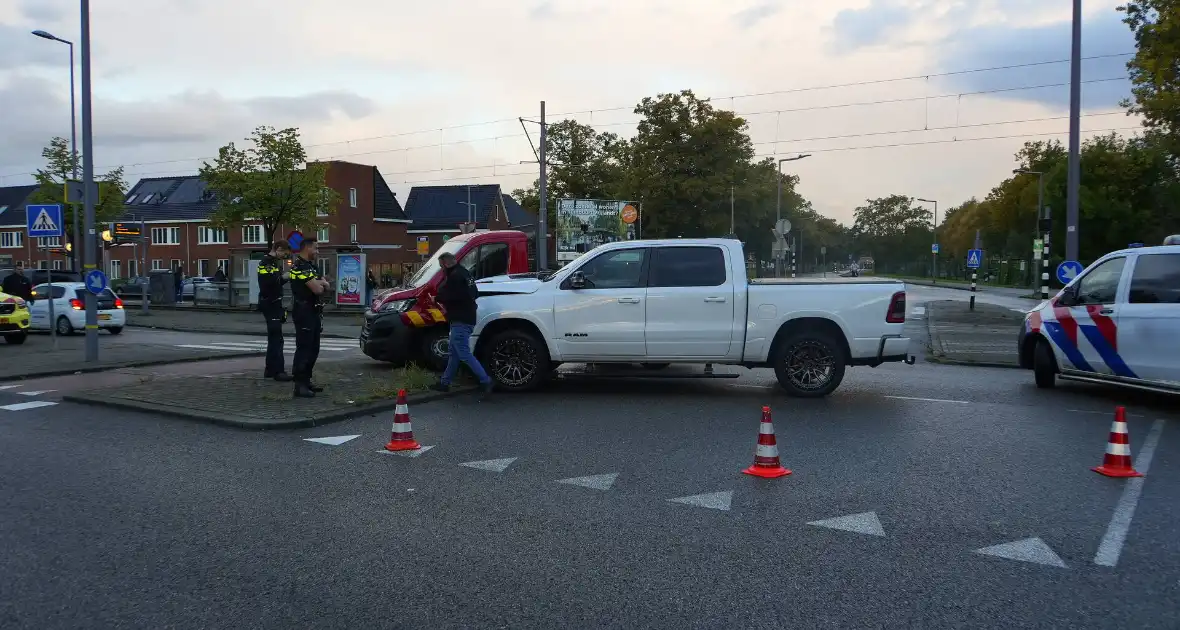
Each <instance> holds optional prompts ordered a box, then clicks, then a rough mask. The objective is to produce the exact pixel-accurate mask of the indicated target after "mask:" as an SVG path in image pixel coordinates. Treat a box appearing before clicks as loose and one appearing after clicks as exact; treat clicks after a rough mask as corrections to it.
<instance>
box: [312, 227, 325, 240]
mask: <svg viewBox="0 0 1180 630" xmlns="http://www.w3.org/2000/svg"><path fill="white" fill-rule="evenodd" d="M315 240H317V241H319V242H321V243H327V242H328V228H326V227H322V228H320V229H318V230H316V231H315Z"/></svg>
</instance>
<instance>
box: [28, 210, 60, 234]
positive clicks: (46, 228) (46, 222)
mask: <svg viewBox="0 0 1180 630" xmlns="http://www.w3.org/2000/svg"><path fill="white" fill-rule="evenodd" d="M31 229H32V231H34V232H57V231H58V230H59V229H60V228H58V227H57V223H56V222H54V220H53V217H51V216H49V211H48V210H46V209H44V208H42V209H41V213H40V214H38V215H37V220H36V221H33V227H32V228H31Z"/></svg>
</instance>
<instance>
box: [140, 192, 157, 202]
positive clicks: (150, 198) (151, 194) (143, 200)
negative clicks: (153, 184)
mask: <svg viewBox="0 0 1180 630" xmlns="http://www.w3.org/2000/svg"><path fill="white" fill-rule="evenodd" d="M155 196H156V193H148V196H146V197H144V198H143V199H140V200H139V203H141V204H145V203H147V202H149V201H151V200H152V199H153V198H155Z"/></svg>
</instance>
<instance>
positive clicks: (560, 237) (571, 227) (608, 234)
mask: <svg viewBox="0 0 1180 630" xmlns="http://www.w3.org/2000/svg"><path fill="white" fill-rule="evenodd" d="M640 218H641V217H640V213H639V204H637V203H635V202H631V201H619V200H612V199H558V200H557V229H556V230H555V231H556V234H557V262H559V263H561V264H564V263H567V262H569V261H571V260H573V259H575V258H577V257H578V256H581V255H582V254H584V253H585V252H588V251H590V250H592V249H594V248H595V247H598V246H599V245H602V244H603V243H613V242H615V241H623V240H632V239H634V238H636V231H637V229H638V226H639V223H640V221H639V219H640Z"/></svg>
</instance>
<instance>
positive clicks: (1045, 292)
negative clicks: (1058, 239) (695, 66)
mask: <svg viewBox="0 0 1180 630" xmlns="http://www.w3.org/2000/svg"><path fill="white" fill-rule="evenodd" d="M1041 299H1042V300H1047V299H1049V232H1045V249H1044V250H1043V251H1042V252H1041Z"/></svg>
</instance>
